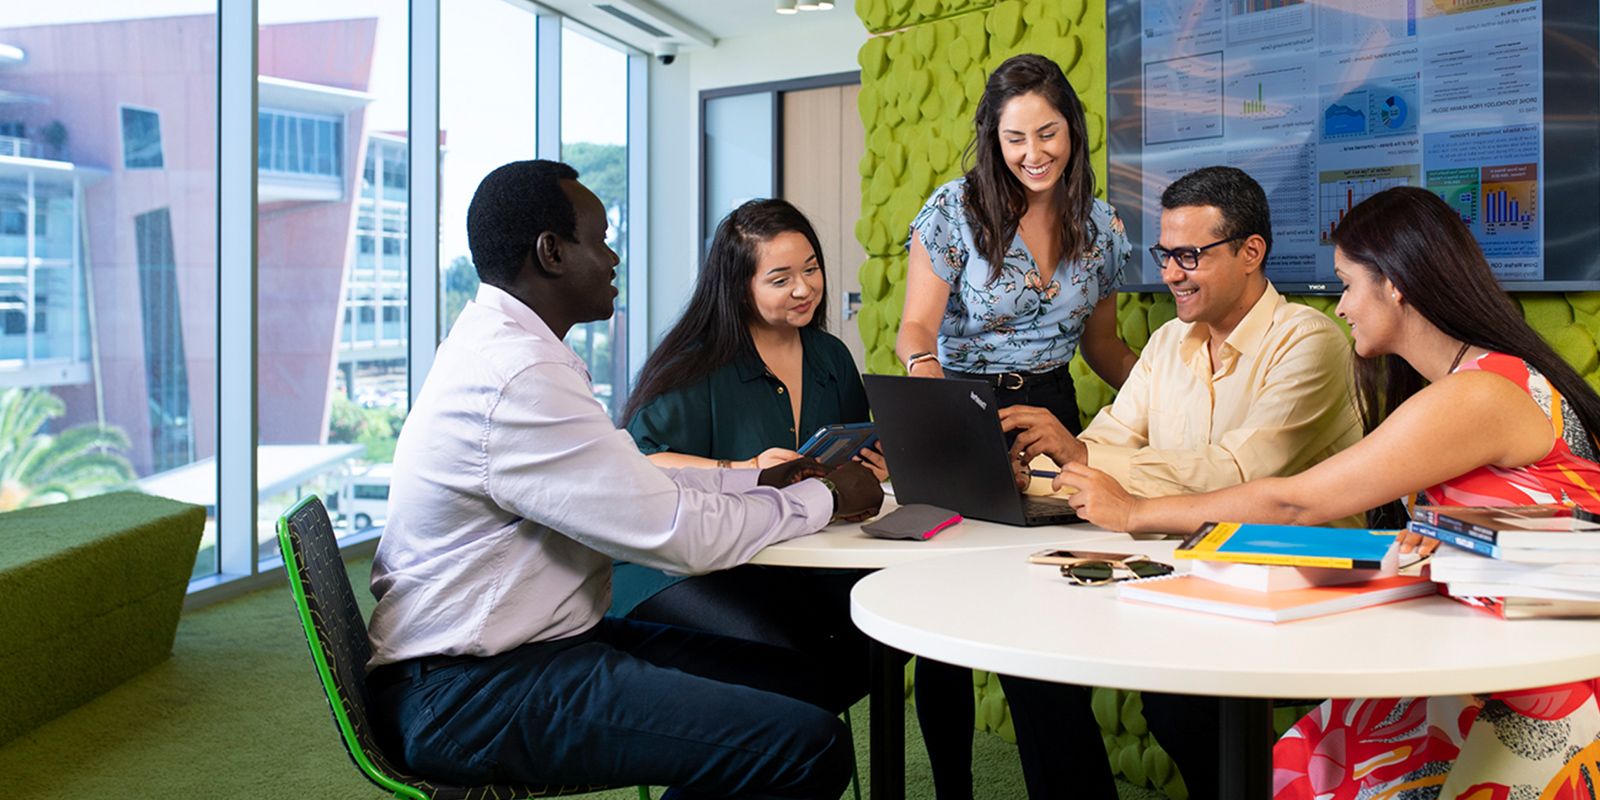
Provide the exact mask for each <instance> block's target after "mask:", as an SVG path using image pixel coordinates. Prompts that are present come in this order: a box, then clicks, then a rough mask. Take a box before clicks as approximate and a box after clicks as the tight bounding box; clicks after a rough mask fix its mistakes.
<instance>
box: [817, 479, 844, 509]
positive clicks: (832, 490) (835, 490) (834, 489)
mask: <svg viewBox="0 0 1600 800" xmlns="http://www.w3.org/2000/svg"><path fill="white" fill-rule="evenodd" d="M817 480H818V481H819V482H821V483H822V485H823V486H826V487H828V494H830V495H832V496H833V513H835V514H837V513H839V487H838V486H836V485H834V483H833V481H832V480H830V479H829V478H827V477H819V478H817Z"/></svg>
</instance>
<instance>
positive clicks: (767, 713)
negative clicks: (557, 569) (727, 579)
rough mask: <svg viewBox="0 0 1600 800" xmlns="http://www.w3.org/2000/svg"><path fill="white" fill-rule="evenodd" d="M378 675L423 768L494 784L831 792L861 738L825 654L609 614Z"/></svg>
mask: <svg viewBox="0 0 1600 800" xmlns="http://www.w3.org/2000/svg"><path fill="white" fill-rule="evenodd" d="M426 661H427V660H426V659H420V660H415V661H410V662H404V663H401V664H395V665H390V666H386V667H382V668H380V669H379V670H376V671H374V672H373V674H372V675H371V676H370V677H369V678H368V686H369V687H370V688H371V690H372V698H373V713H374V716H375V717H376V719H377V721H378V724H379V726H380V730H386V731H387V732H390V733H392V734H393V736H392V737H391V738H392V739H393V740H394V741H395V742H396V745H395V751H394V752H396V753H397V754H398V755H399V757H400V760H401V761H402V762H403V763H404V765H405V766H406V768H408V769H409V770H411V771H414V772H416V773H417V774H420V775H424V776H427V777H430V778H434V779H436V780H439V781H448V782H452V783H458V784H464V785H478V784H485V783H533V784H566V785H574V784H610V785H632V784H641V785H643V784H648V785H666V786H671V787H674V790H673V792H672V793H671V796H674V797H678V798H724V797H729V798H731V797H745V798H758V797H760V798H765V797H774V798H776V797H784V798H827V800H836V798H838V797H839V795H840V794H841V793H843V791H844V788H845V786H846V784H847V783H848V782H849V779H850V767H851V761H852V758H853V756H854V748H853V746H852V744H851V741H850V738H849V735H848V733H847V732H846V731H845V728H844V725H843V724H842V723H841V722H840V721H839V720H838V718H836V717H835V716H834V714H835V712H836V711H837V709H825V708H823V707H821V706H819V705H817V704H818V703H821V702H822V698H821V696H820V691H819V687H818V686H817V684H816V682H815V681H814V680H813V679H812V675H813V674H814V671H815V665H814V664H812V663H811V662H810V661H808V660H807V659H805V658H803V657H799V656H797V655H796V654H795V653H792V652H788V651H784V650H778V649H774V648H770V647H766V646H763V645H759V644H755V643H752V642H742V641H738V640H734V639H727V638H724V637H719V636H711V635H708V634H703V633H698V632H695V631H687V630H682V629H677V628H671V627H667V626H660V625H651V624H648V623H640V622H631V621H627V620H616V619H606V620H603V621H601V623H600V624H599V625H598V626H596V627H595V628H594V629H591V630H590V631H587V632H585V633H583V634H581V635H578V636H574V637H571V638H567V639H562V640H559V641H552V642H537V643H534V644H529V645H524V646H522V647H519V648H516V649H515V650H511V651H509V652H506V653H502V654H500V655H497V656H492V657H490V658H483V659H467V660H464V661H460V662H455V663H449V664H447V665H445V666H440V667H437V668H435V669H432V670H428V669H425V668H424V667H423V663H424V662H426Z"/></svg>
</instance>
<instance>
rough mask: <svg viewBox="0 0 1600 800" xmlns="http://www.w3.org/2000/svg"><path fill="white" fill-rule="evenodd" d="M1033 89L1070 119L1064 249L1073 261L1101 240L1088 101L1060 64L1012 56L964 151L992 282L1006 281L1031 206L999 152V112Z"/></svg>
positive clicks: (1061, 191)
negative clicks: (1009, 257) (1095, 228)
mask: <svg viewBox="0 0 1600 800" xmlns="http://www.w3.org/2000/svg"><path fill="white" fill-rule="evenodd" d="M1029 93H1034V94H1037V95H1039V96H1040V97H1043V98H1044V99H1045V100H1046V101H1047V102H1049V103H1050V105H1052V106H1054V107H1055V109H1056V111H1057V112H1059V113H1060V114H1061V116H1063V117H1065V118H1066V120H1067V137H1068V138H1067V142H1068V144H1069V145H1070V148H1071V152H1070V153H1069V154H1068V155H1067V168H1066V169H1065V170H1064V171H1063V172H1062V175H1061V180H1060V181H1058V182H1056V186H1055V199H1056V210H1057V213H1059V214H1060V220H1059V227H1060V229H1061V245H1062V247H1061V252H1062V253H1063V254H1064V256H1065V257H1066V258H1068V259H1075V258H1078V257H1080V256H1081V255H1083V253H1084V252H1086V251H1087V250H1088V249H1089V246H1090V244H1091V243H1092V242H1093V241H1094V233H1092V232H1091V231H1090V230H1089V228H1090V227H1091V226H1092V225H1093V223H1092V222H1091V221H1090V219H1089V211H1090V210H1091V209H1092V208H1093V207H1094V170H1093V169H1091V168H1090V166H1089V135H1088V125H1087V124H1086V123H1085V122H1084V118H1083V101H1081V100H1079V99H1078V93H1077V92H1075V91H1073V89H1072V84H1070V83H1068V82H1067V76H1066V75H1064V74H1062V72H1061V67H1060V66H1058V65H1057V64H1056V62H1054V61H1051V60H1050V59H1048V58H1045V57H1044V56H1041V55H1034V54H1031V53H1030V54H1025V55H1020V56H1012V57H1011V58H1008V59H1006V60H1005V63H1003V64H1001V65H1000V66H999V68H997V69H996V70H995V71H994V73H993V74H991V75H990V76H989V82H988V83H987V84H986V85H985V86H984V87H983V97H982V98H981V99H979V100H978V110H977V113H976V114H974V115H973V120H972V122H973V126H974V127H975V128H976V129H977V130H976V136H975V137H974V138H973V140H972V142H971V143H970V144H968V145H967V149H966V152H965V153H963V154H962V163H970V164H971V165H972V166H971V167H969V168H968V169H967V174H966V178H967V192H966V207H967V223H968V224H969V225H971V226H972V233H973V237H972V238H973V243H974V244H976V245H977V247H978V254H979V255H981V256H983V259H984V260H985V261H988V262H989V282H990V283H993V282H994V281H996V280H998V279H999V278H1000V268H1001V265H1002V264H1004V263H1005V255H1006V250H1007V249H1008V248H1010V247H1011V240H1012V239H1013V238H1015V237H1016V235H1017V224H1018V223H1019V222H1021V221H1022V215H1023V213H1024V212H1026V211H1027V210H1028V196H1027V193H1026V192H1025V191H1024V190H1023V188H1022V184H1021V183H1019V182H1018V181H1017V178H1016V176H1015V175H1012V174H1011V168H1010V167H1008V166H1006V160H1005V156H1003V155H1002V154H1001V152H1000V112H1001V110H1003V109H1004V108H1005V106H1006V103H1008V102H1010V101H1011V99H1012V98H1015V97H1020V96H1022V95H1025V94H1029Z"/></svg>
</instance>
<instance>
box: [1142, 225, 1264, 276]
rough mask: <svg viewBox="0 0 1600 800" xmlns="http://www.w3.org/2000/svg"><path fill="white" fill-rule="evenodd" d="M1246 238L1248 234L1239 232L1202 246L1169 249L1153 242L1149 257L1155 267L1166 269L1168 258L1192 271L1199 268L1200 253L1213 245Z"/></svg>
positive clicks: (1187, 270) (1183, 268)
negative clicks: (1154, 263) (1153, 261)
mask: <svg viewBox="0 0 1600 800" xmlns="http://www.w3.org/2000/svg"><path fill="white" fill-rule="evenodd" d="M1248 238H1250V234H1248V233H1241V234H1239V235H1238V236H1229V237H1228V238H1226V239H1218V240H1217V241H1215V242H1212V243H1211V244H1208V245H1205V246H1204V247H1174V248H1172V249H1171V250H1168V249H1167V248H1165V247H1162V246H1161V245H1159V244H1153V245H1150V257H1151V258H1153V259H1155V260H1156V268H1157V269H1166V268H1167V259H1169V258H1170V259H1173V260H1174V261H1177V262H1178V268H1179V269H1182V270H1183V271H1184V272H1194V271H1195V270H1197V269H1199V268H1200V254H1201V253H1204V252H1205V251H1207V250H1210V249H1211V248H1213V247H1218V246H1220V245H1225V244H1227V243H1228V242H1237V241H1239V240H1240V239H1248Z"/></svg>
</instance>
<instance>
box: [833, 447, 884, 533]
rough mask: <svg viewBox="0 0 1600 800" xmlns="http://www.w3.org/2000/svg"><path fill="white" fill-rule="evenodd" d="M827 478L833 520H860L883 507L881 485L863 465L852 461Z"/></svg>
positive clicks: (874, 514)
mask: <svg viewBox="0 0 1600 800" xmlns="http://www.w3.org/2000/svg"><path fill="white" fill-rule="evenodd" d="M826 477H827V478H828V480H829V481H831V482H832V483H833V491H834V507H833V518H834V520H836V521H844V522H860V521H862V520H866V519H871V518H872V517H874V516H876V515H877V513H878V510H879V509H880V508H882V507H883V484H881V483H878V478H877V477H876V476H875V475H873V474H872V471H871V470H868V469H867V468H866V467H864V466H862V465H860V464H858V463H856V462H853V461H852V462H848V463H845V464H841V465H840V466H839V467H838V468H837V469H835V470H834V471H833V472H830V473H828V475H827V476H826Z"/></svg>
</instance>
